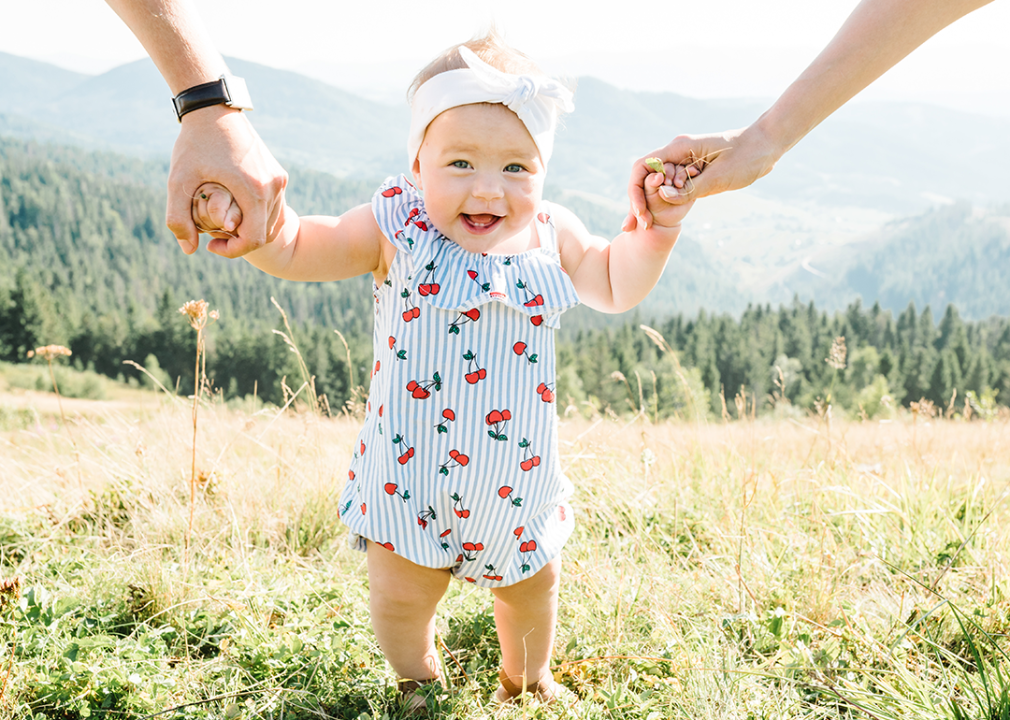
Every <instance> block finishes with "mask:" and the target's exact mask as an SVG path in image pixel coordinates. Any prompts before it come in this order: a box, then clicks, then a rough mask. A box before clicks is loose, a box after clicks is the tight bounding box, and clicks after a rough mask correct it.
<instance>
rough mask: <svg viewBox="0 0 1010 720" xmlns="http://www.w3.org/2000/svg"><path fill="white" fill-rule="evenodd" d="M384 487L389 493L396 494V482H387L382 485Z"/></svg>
mask: <svg viewBox="0 0 1010 720" xmlns="http://www.w3.org/2000/svg"><path fill="white" fill-rule="evenodd" d="M382 489H383V490H385V491H386V494H387V495H395V494H396V483H386V484H385V485H383V486H382Z"/></svg>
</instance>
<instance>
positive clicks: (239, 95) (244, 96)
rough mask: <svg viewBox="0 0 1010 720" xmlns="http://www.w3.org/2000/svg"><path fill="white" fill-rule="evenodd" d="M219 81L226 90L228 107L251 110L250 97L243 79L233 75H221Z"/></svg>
mask: <svg viewBox="0 0 1010 720" xmlns="http://www.w3.org/2000/svg"><path fill="white" fill-rule="evenodd" d="M221 81H222V82H223V83H224V87H225V90H226V91H227V92H228V102H227V103H225V104H226V105H227V106H228V107H233V108H238V109H240V110H252V109H253V104H252V98H251V97H250V96H249V88H247V87H246V84H245V80H244V79H242V78H240V77H236V76H235V75H222V76H221Z"/></svg>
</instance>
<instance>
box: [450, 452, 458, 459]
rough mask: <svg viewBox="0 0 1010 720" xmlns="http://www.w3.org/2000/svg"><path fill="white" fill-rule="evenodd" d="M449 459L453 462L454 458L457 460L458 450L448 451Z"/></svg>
mask: <svg viewBox="0 0 1010 720" xmlns="http://www.w3.org/2000/svg"><path fill="white" fill-rule="evenodd" d="M449 457H451V458H452V459H453V460H455V459H456V458H458V457H459V450H450V451H449Z"/></svg>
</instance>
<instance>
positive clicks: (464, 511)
mask: <svg viewBox="0 0 1010 720" xmlns="http://www.w3.org/2000/svg"><path fill="white" fill-rule="evenodd" d="M459 516H460V517H461V518H463V519H464V520H466V519H467V518H468V517H470V511H469V510H463V511H462V512H461V513H460V514H459Z"/></svg>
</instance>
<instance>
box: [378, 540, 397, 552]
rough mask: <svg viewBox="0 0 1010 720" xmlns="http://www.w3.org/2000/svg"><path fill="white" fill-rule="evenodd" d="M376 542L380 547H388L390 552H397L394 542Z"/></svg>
mask: <svg viewBox="0 0 1010 720" xmlns="http://www.w3.org/2000/svg"><path fill="white" fill-rule="evenodd" d="M375 544H376V545H378V546H379V547H384V548H386V549H387V550H389V552H395V549H394V548H393V543H391V542H384V543H375Z"/></svg>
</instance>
